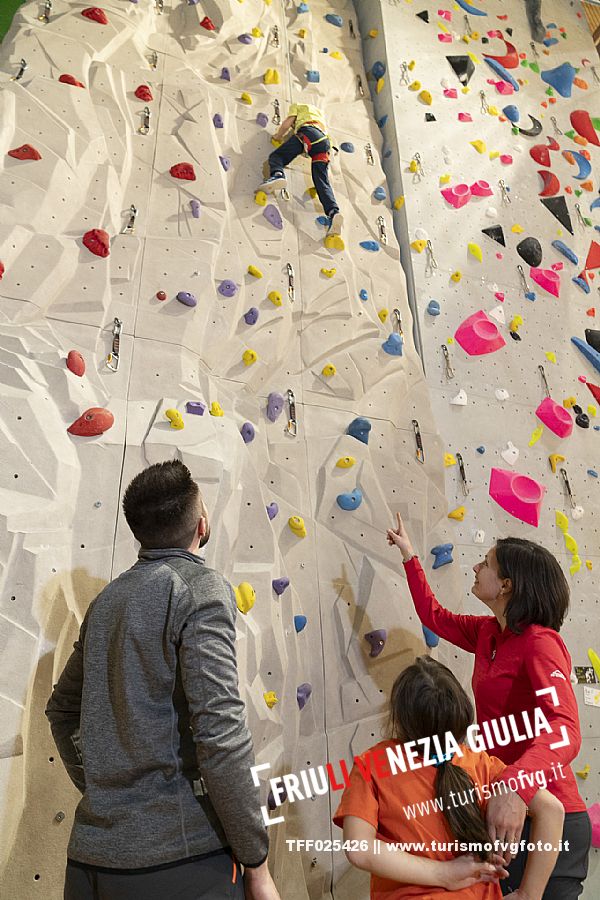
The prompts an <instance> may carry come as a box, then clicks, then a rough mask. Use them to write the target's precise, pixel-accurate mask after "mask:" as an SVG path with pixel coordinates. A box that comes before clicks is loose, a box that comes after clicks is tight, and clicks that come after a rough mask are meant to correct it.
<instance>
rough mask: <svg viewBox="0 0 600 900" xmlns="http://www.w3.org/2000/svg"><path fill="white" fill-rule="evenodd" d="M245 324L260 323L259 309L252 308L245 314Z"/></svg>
mask: <svg viewBox="0 0 600 900" xmlns="http://www.w3.org/2000/svg"><path fill="white" fill-rule="evenodd" d="M244 322H245V323H246V325H256V323H257V322H258V309H257V308H256V306H251V307H250V309H249V310H248V312H247V313H244Z"/></svg>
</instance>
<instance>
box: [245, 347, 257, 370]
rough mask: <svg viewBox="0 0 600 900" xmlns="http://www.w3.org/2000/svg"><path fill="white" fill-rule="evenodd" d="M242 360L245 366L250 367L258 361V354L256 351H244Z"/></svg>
mask: <svg viewBox="0 0 600 900" xmlns="http://www.w3.org/2000/svg"><path fill="white" fill-rule="evenodd" d="M242 359H243V360H244V365H245V366H252V365H254V363H255V362H256V360H257V359H258V354H257V352H256V350H244V353H243V356H242Z"/></svg>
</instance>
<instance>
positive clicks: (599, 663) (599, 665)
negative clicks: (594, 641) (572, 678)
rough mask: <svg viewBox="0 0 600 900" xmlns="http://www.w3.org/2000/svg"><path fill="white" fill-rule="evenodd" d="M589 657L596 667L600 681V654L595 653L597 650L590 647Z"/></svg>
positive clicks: (595, 670)
mask: <svg viewBox="0 0 600 900" xmlns="http://www.w3.org/2000/svg"><path fill="white" fill-rule="evenodd" d="M588 657H589V660H590V662H591V664H592V665H593V667H594V672H595V673H596V676H597V678H598V680H599V681H600V656H598V654H597V653H595V652H594V651H593V650H592V649H591V648H590V649H589V650H588Z"/></svg>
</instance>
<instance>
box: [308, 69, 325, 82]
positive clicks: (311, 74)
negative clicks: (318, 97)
mask: <svg viewBox="0 0 600 900" xmlns="http://www.w3.org/2000/svg"><path fill="white" fill-rule="evenodd" d="M306 80H307V81H310V83H311V84H318V83H319V81H320V80H321V76H320V75H319V73H318V72H317V70H316V69H309V70H308V72H307V73H306Z"/></svg>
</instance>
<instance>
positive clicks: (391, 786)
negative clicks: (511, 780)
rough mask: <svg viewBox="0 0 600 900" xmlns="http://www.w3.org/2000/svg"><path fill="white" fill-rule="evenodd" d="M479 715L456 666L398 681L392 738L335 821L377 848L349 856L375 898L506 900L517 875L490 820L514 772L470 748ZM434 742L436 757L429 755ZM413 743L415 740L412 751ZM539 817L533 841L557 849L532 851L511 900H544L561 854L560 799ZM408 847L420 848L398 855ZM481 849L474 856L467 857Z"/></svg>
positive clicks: (434, 665) (534, 814) (426, 669)
mask: <svg viewBox="0 0 600 900" xmlns="http://www.w3.org/2000/svg"><path fill="white" fill-rule="evenodd" d="M473 712H474V711H473V705H472V703H471V701H470V700H469V698H468V696H467V695H466V693H465V691H464V690H463V689H462V687H461V686H460V684H459V683H458V681H457V680H456V678H455V677H454V675H453V674H452V672H451V671H450V669H448V668H447V667H446V666H443V665H441V663H438V662H436V660H433V659H431V657H428V656H421V657H419V658H418V659H417V660H416V661H415V663H414V664H413V665H412V666H408V668H406V669H405V670H404V671H403V672H402V673H401V674H400V675H399V676H398V678H397V679H396V681H395V683H394V686H393V688H392V694H391V698H390V709H389V720H388V725H387V732H388V734H389V740H384V741H381V742H380V743H378V744H376V745H375V746H374V747H371V749H370V750H367V751H366V752H365V753H364V754H362V756H361V757H358V760H357V764H355V765H354V767H353V769H352V772H351V774H350V781H349V784H348V787H347V788H346V789H345V791H344V793H343V795H342V799H341V802H340V805H339V807H338V809H337V811H336V813H335V816H334V818H333V821H334V822H335V824H336V825H338V826H339V827H340V828H342V827H343V829H344V842H347V841H348V842H354V847H355V848H367V849H354V848H353V849H348V850H346V856H347V857H348V859H349V861H350V862H351V863H352V864H353V865H355V866H357V868H359V869H365V870H366V871H368V872H370V873H371V900H405V898H420V900H447V898H448V897H449V893H448V892H449V891H450V892H451V895H452V896H455V897H461V898H464V900H467V898H468V900H501V898H502V892H501V890H500V886H499V884H498V878H499V877H505V876H506V874H507V873H506V870H504V869H503V868H502V867H501V858H500V856H499V855H498V852H499V851H500V852H501V850H502V849H503V848H499V851H498V850H496V852H495V853H494V848H493V847H492V845H491V839H490V836H489V834H488V832H487V830H486V827H485V818H484V816H485V805H486V799H489V797H491V796H492V795H493V792H494V790H493V789H494V786H493V784H492V782H493V781H494V780H495V779H496V778H498V777H499V776H500V775H501V773H502V771H503V769H504V768H505V766H504V763H502V762H501V761H500V760H499V759H497V758H496V757H493V756H488V754H487V753H485V752H475V751H474V750H472V749H470V747H468V746H467V745H466V744H464V743H462V741H464V740H465V737H466V734H467V729H468V727H469V725H471V724H472V723H473ZM448 735H449V737H448ZM419 741H420V742H421V743H420V744H419V743H416V742H419ZM429 741H430V744H431V749H430V751H428V750H426V749H425V747H426V746H427V742H429ZM410 742H415V743H414V746H413V747H412V748H410ZM424 742H425V743H424ZM437 742H439V745H438V746H437V747H436V743H437ZM450 742H451V744H450V745H451V746H453V747H454V748H455V751H454V752H448V753H446V754H445V755H441V756H440V755H439V752H440V748H441V749H442V750H444V749H445V748H446V747H447V746H448V744H449V743H450ZM398 745H401V746H400V747H398ZM407 745H409V746H407ZM421 747H423V748H424V749H423V752H422V753H421V754H420V755H419V748H421ZM433 748H435V749H437V750H438V756H437V757H434V753H435V749H433ZM398 751H401V757H402V759H403V761H404V765H402V764H401V763H399V759H400V756H399V753H398ZM429 753H430V754H431V755H430V756H429ZM411 758H412V763H411V762H410V759H411ZM386 766H387V771H386ZM399 768H400V769H402V771H400V772H398V769H399ZM498 787H499V788H501V789H502V790H506V789H505V788H504V786H503V785H502V786H500V785H499V786H498ZM529 814H530V815H531V819H532V825H531V835H530V841H531V843H532V844H533V843H535V844H536V846H537V842H538V841H541V842H542V844H545V846H546V847H549V846H550V845H551V846H552V848H553V849H543V850H541V849H540V850H538V849H536V850H534V851H530V853H529V855H528V861H527V868H526V870H525V875H524V877H523V880H522V882H521V885H520V887H519V889H518V891H515V892H514V893H512V894H510V895H509V897H510V898H511V900H541V898H542V894H543V892H544V888H545V886H546V883H547V881H548V878H549V877H550V873H551V872H552V869H553V867H554V863H555V861H556V858H557V856H558V849H559V841H560V838H561V835H562V827H563V820H564V810H563V806H562V804H561V803H560V801H559V800H557V799H556V797H553V796H552V794H550V793H549V792H548V791H546V790H539V791H538V792H537V793H536V794H535V796H534V798H533V800H532V801H531V806H530V808H529ZM400 841H401V842H403V843H404V844H405V845H410V848H411V849H410V850H409V851H408V852H407V851H405V850H404V849H401V848H400V849H399V848H396V847H394V848H393V849H390V847H389V845H390V844H392V843H394V842H400ZM469 845H471V846H469ZM473 850H475V851H476V852H475V855H474V856H469V855H465V853H466V851H471V852H472V851H473ZM459 854H462V855H459Z"/></svg>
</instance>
